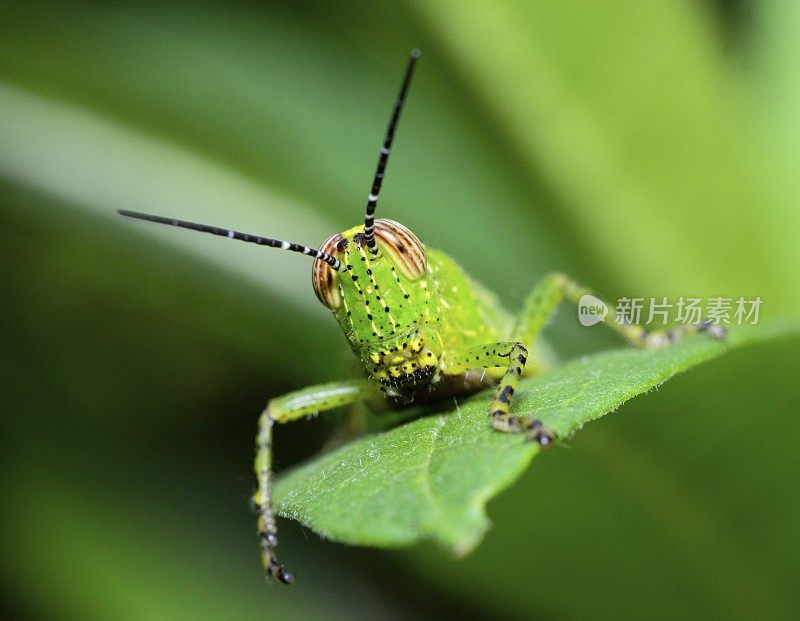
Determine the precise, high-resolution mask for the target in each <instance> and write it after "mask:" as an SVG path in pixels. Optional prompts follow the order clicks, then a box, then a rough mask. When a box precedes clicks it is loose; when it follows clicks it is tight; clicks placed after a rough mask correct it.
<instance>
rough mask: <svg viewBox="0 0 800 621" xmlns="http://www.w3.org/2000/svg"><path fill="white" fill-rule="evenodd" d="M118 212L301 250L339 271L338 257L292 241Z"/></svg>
mask: <svg viewBox="0 0 800 621" xmlns="http://www.w3.org/2000/svg"><path fill="white" fill-rule="evenodd" d="M119 214H120V215H122V216H125V217H127V218H134V219H136V220H146V221H147V222H156V223H158V224H166V225H167V226H177V227H180V228H182V229H190V230H192V231H200V232H201V233H210V234H211V235H219V236H220V237H227V238H229V239H238V240H239V241H243V242H250V243H251V244H258V245H259V246H270V247H271V248H280V249H281V250H291V251H292V252H301V253H303V254H305V255H308V256H310V257H314V258H315V259H319V260H320V261H325V263H327V264H328V265H330V266H331V267H332V268H333V269H334V270H336V271H339V269H340V268H341V263H340V262H339V260H338V259H336V258H334V257H332V256H331V255H329V254H327V253H325V252H320V251H319V250H317V249H315V248H309V247H308V246H303V245H302V244H295V243H293V242H287V241H281V240H279V239H270V238H269V237H259V236H258V235H249V234H247V233H240V232H239V231H234V230H231V229H221V228H219V227H216V226H208V225H207V224H197V223H196V222H187V221H186V220H176V219H174V218H164V217H162V216H151V215H150V214H146V213H139V212H136V211H127V210H125V209H120V210H119Z"/></svg>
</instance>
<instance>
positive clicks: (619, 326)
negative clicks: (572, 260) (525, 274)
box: [515, 273, 725, 348]
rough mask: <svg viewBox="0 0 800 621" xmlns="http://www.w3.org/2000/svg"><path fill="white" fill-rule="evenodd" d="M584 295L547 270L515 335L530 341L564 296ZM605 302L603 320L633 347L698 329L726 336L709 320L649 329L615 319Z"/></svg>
mask: <svg viewBox="0 0 800 621" xmlns="http://www.w3.org/2000/svg"><path fill="white" fill-rule="evenodd" d="M584 295H592V292H591V291H590V290H589V289H587V288H585V287H582V286H581V285H579V284H578V283H576V282H575V281H573V280H571V279H570V278H568V277H567V276H565V275H564V274H560V273H553V274H548V275H547V276H545V277H544V278H543V279H542V280H541V281H539V283H538V284H537V285H536V286H535V287H534V288H533V291H531V293H530V295H529V296H528V299H527V300H526V302H525V306H524V308H523V311H522V313H521V314H520V317H519V319H518V321H517V326H516V331H515V335H516V337H515V338H517V339H518V340H519V341H520V342H522V343H525V344H527V345H530V344H531V343H533V341H534V339H535V338H536V336H537V335H538V334H539V332H541V330H542V328H543V327H544V325H545V322H546V321H547V320H548V319H549V318H550V316H551V315H552V314H553V313H554V312H555V310H556V308H558V305H559V304H560V303H561V302H562V301H563V300H564V299H567V300H569V301H570V302H572V303H574V304H576V305H577V304H578V303H579V301H580V299H581V297H583V296H584ZM606 306H607V307H608V309H609V312H608V313H607V314H606V316H605V318H604V319H603V322H604V323H605V324H606V325H607V326H608V327H609V328H611V329H612V330H614V331H615V332H616V333H617V334H619V335H620V336H621V337H622V338H624V339H625V340H626V341H627V342H628V343H630V344H631V345H635V346H636V347H649V348H655V347H663V346H665V345H669V344H670V343H674V342H675V341H678V340H680V339H681V338H683V337H684V336H687V335H689V334H696V333H698V332H706V333H707V334H708V335H709V336H711V337H714V338H718V339H722V338H725V329H724V328H723V327H722V326H719V325H716V324H714V323H712V322H710V321H701V322H699V323H694V324H686V325H681V326H678V327H677V328H673V329H670V330H656V331H653V332H648V331H647V330H645V329H644V328H643V327H642V326H639V325H636V324H631V323H618V322H616V321H614V318H615V317H616V310H615V309H614V307H613V306H612V305H610V304H606Z"/></svg>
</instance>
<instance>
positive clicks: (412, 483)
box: [275, 323, 800, 555]
mask: <svg viewBox="0 0 800 621" xmlns="http://www.w3.org/2000/svg"><path fill="white" fill-rule="evenodd" d="M790 332H795V333H797V332H800V330H799V329H798V328H797V327H790V326H787V325H784V324H777V323H774V324H769V325H766V326H761V327H748V328H739V329H736V330H734V331H732V332H731V334H730V335H729V337H728V339H727V340H726V341H725V342H719V341H714V340H711V339H709V338H707V337H705V336H702V335H701V336H694V337H690V338H687V339H685V340H684V341H682V342H680V343H678V344H676V345H674V346H672V347H669V348H665V349H660V350H637V349H621V350H612V351H607V352H603V353H599V354H595V355H591V356H585V357H583V358H580V359H577V360H574V361H572V362H569V363H567V364H564V365H563V366H561V367H560V368H558V369H556V370H554V371H552V372H550V373H547V374H544V375H542V376H539V377H534V378H529V379H525V380H523V381H522V382H520V385H519V388H518V389H517V391H516V393H515V398H514V400H515V411H516V413H518V414H521V415H526V416H535V417H536V418H539V419H541V420H542V421H543V422H544V423H545V425H547V426H548V427H549V428H550V429H552V430H553V431H554V432H555V433H556V434H557V435H558V437H559V439H563V438H567V437H569V436H570V435H572V434H573V433H574V432H576V431H577V430H579V429H580V428H581V427H582V426H583V425H584V424H585V423H588V422H590V421H592V420H595V419H597V418H600V417H601V416H603V415H605V414H608V413H609V412H611V411H613V410H614V409H616V408H617V407H619V406H620V405H622V404H623V403H625V402H626V401H627V400H629V399H631V398H632V397H635V396H636V395H639V394H642V393H645V392H647V391H649V390H651V389H653V388H655V387H657V386H658V385H659V384H661V383H663V382H664V381H666V380H668V379H669V378H671V377H672V376H674V375H675V374H677V373H680V372H681V371H685V370H687V369H689V368H691V367H693V366H695V365H698V364H700V363H702V362H705V361H707V360H710V359H712V358H715V357H717V356H719V355H721V354H723V353H724V352H726V351H727V350H729V349H731V348H734V347H739V346H742V345H746V344H748V343H751V342H755V341H759V340H767V339H771V338H776V337H778V336H780V335H783V334H788V333H790ZM490 394H491V393H490V392H488V391H487V392H484V393H482V394H480V395H477V396H475V397H473V398H470V399H469V400H467V401H466V402H465V403H462V404H460V405H457V406H456V408H455V410H454V411H451V412H443V413H441V414H439V415H434V416H428V417H425V418H422V419H419V420H415V421H413V422H410V423H408V424H405V425H403V426H401V427H398V428H395V429H392V430H391V431H388V432H385V433H381V434H377V435H374V436H369V437H365V438H362V439H359V440H357V441H355V442H353V443H351V444H349V445H347V446H345V447H342V448H340V449H338V450H336V451H333V452H332V453H329V454H327V455H323V456H322V457H318V458H316V459H313V460H312V461H311V462H309V463H307V464H305V465H303V466H301V467H299V468H296V469H294V470H293V471H291V472H289V473H288V474H286V475H285V476H283V477H281V478H280V479H279V480H278V482H277V484H276V488H275V498H276V502H277V506H278V511H279V513H280V514H281V515H284V516H286V517H290V518H293V519H296V520H298V521H300V522H302V523H303V524H305V525H306V526H308V527H309V528H311V529H313V530H314V531H316V532H317V533H319V534H320V535H323V536H324V537H327V538H330V539H333V540H336V541H341V542H345V543H351V544H359V545H370V546H379V547H397V546H406V545H410V544H413V543H415V542H418V541H421V540H425V539H433V540H435V541H437V542H438V543H440V544H442V545H444V546H445V547H447V548H450V549H451V550H452V551H453V552H454V553H455V554H459V555H460V554H465V553H467V552H469V551H470V550H471V549H473V548H474V547H475V546H476V545H477V544H478V543H479V542H480V540H481V538H482V536H483V534H484V533H485V532H486V530H487V529H488V527H489V520H488V518H487V516H486V512H485V505H486V502H487V501H488V500H489V499H490V498H492V496H494V495H495V494H497V493H498V492H499V491H501V490H502V489H504V488H505V487H507V486H508V485H510V484H511V483H512V482H513V481H514V480H515V479H516V478H517V477H518V476H519V475H520V474H521V473H522V471H523V470H524V469H525V467H526V466H527V465H528V464H529V463H530V461H531V459H532V458H533V457H534V456H535V455H536V454H538V453H539V452H540V451H541V449H540V448H539V446H538V445H537V444H535V443H531V442H527V441H525V440H524V438H522V437H520V436H512V435H504V434H500V433H496V432H494V431H492V430H491V428H490V427H489V425H488V423H487V416H486V412H487V407H488V401H489V395H490Z"/></svg>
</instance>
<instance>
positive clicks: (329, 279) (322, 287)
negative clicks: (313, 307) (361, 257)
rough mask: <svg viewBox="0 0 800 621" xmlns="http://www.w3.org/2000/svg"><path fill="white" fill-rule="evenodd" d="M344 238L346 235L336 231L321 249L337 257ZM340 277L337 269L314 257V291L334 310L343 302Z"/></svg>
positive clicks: (312, 276)
mask: <svg viewBox="0 0 800 621" xmlns="http://www.w3.org/2000/svg"><path fill="white" fill-rule="evenodd" d="M343 240H344V237H342V235H341V234H340V233H335V234H333V235H331V236H330V237H329V238H328V239H326V240H325V241H324V242H322V245H321V246H320V247H319V249H320V251H322V252H324V253H326V254H329V255H331V256H332V257H335V256H336V255H337V253H338V250H339V244H340V242H342V241H343ZM338 278H339V277H338V276H337V274H336V271H335V270H334V269H333V268H332V267H331V266H330V265H328V264H327V263H325V261H320V260H319V259H314V265H312V266H311V284H312V285H314V293H316V294H317V299H319V301H320V302H322V303H323V304H324V305H325V306H327V307H328V308H329V309H331V310H332V311H335V310H336V309H337V308H339V306H341V304H342V296H341V295H340V294H339V283H338Z"/></svg>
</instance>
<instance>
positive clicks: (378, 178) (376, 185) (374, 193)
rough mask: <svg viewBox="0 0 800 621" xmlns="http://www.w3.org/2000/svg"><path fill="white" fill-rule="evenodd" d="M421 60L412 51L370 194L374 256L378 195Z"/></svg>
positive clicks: (367, 219)
mask: <svg viewBox="0 0 800 621" xmlns="http://www.w3.org/2000/svg"><path fill="white" fill-rule="evenodd" d="M418 58H419V50H418V49H413V50H411V58H409V60H408V66H407V67H406V75H405V77H404V78H403V85H402V86H401V87H400V94H399V95H398V96H397V101H395V103H394V111H393V112H392V118H391V120H390V121H389V128H388V129H387V130H386V137H385V138H384V139H383V146H382V147H381V154H380V157H379V158H378V168H377V169H376V170H375V178H374V179H373V180H372V190H371V191H370V193H369V198H368V200H367V213H366V215H365V216H364V241H365V242H366V244H367V247H368V248H369V250H370V252H371V253H372V254H378V244H377V243H375V235H374V233H375V227H374V225H375V206H376V205H377V204H378V194H379V193H380V191H381V184H382V183H383V174H384V171H385V170H386V162H387V161H388V159H389V153H390V152H391V149H392V139H393V138H394V130H395V128H396V127H397V120H398V119H399V118H400V111H401V110H402V109H403V103H404V102H405V99H406V93H407V92H408V85H409V84H410V83H411V75H412V74H413V73H414V67H415V65H416V64H417V59H418Z"/></svg>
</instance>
